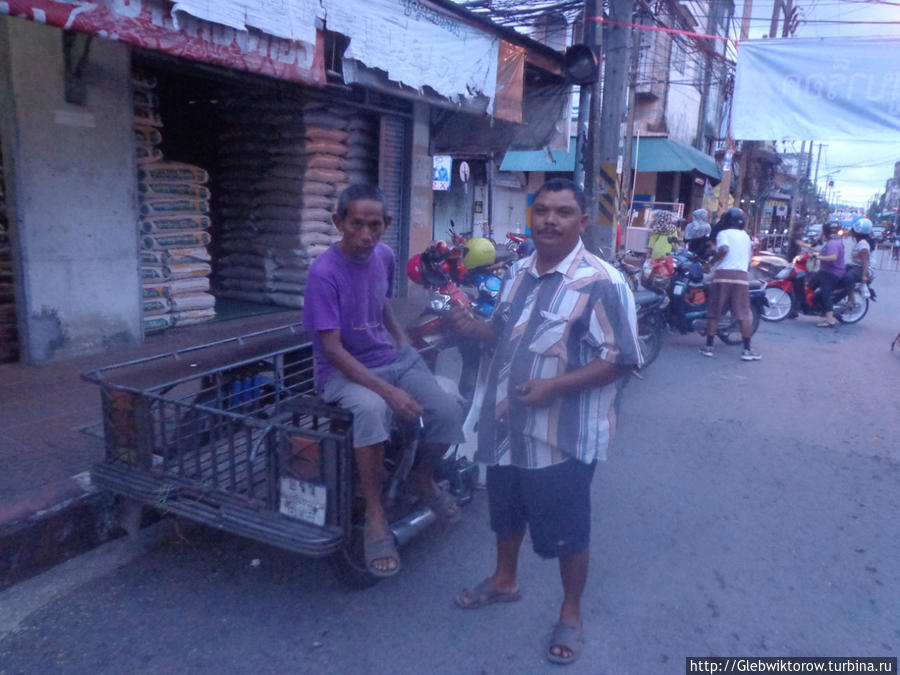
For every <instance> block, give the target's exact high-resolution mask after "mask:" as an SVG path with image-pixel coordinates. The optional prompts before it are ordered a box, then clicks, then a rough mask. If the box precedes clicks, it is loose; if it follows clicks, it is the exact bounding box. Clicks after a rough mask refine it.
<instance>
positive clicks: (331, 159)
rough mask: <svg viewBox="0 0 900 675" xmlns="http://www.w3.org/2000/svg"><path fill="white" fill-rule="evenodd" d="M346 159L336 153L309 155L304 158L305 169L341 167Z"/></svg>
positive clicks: (332, 169)
mask: <svg viewBox="0 0 900 675" xmlns="http://www.w3.org/2000/svg"><path fill="white" fill-rule="evenodd" d="M346 163H347V160H346V159H344V158H343V157H338V156H337V155H311V156H310V157H308V158H307V159H306V168H307V169H329V170H331V171H334V170H335V169H343V168H344V167H345V165H346Z"/></svg>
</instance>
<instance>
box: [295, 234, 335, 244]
mask: <svg viewBox="0 0 900 675" xmlns="http://www.w3.org/2000/svg"><path fill="white" fill-rule="evenodd" d="M338 239H340V237H337V236H336V234H335V235H331V234H324V233H322V232H303V233H302V234H301V235H300V241H302V242H303V245H304V246H312V245H315V244H326V245H328V244H333V243H334V242H335V241H336V240H338Z"/></svg>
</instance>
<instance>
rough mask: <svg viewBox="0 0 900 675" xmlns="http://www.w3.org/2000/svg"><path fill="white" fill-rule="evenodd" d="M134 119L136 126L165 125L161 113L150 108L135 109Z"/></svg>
mask: <svg viewBox="0 0 900 675" xmlns="http://www.w3.org/2000/svg"><path fill="white" fill-rule="evenodd" d="M133 119H134V125H135V126H148V127H162V125H163V122H162V117H160V116H159V113H158V112H156V111H155V110H150V109H149V108H140V109H135V111H134V118H133Z"/></svg>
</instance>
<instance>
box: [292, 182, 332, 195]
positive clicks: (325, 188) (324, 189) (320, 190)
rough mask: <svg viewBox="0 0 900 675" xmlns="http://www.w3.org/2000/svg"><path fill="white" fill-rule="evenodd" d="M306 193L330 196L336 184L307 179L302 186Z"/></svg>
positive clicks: (303, 191)
mask: <svg viewBox="0 0 900 675" xmlns="http://www.w3.org/2000/svg"><path fill="white" fill-rule="evenodd" d="M300 189H301V191H302V193H303V194H304V195H320V196H322V197H330V196H331V195H333V194H334V185H331V184H329V183H319V182H316V181H311V180H305V181H303V185H302V186H301V187H300Z"/></svg>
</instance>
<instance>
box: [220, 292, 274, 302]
mask: <svg viewBox="0 0 900 675" xmlns="http://www.w3.org/2000/svg"><path fill="white" fill-rule="evenodd" d="M217 295H218V296H219V297H221V298H232V299H234V300H244V301H245V302H258V303H261V304H264V305H270V304H272V303H271V301H270V300H269V298H268V296H266V294H265V293H263V292H262V291H257V292H253V291H240V290H237V289H222V290H220V291H218V292H217Z"/></svg>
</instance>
